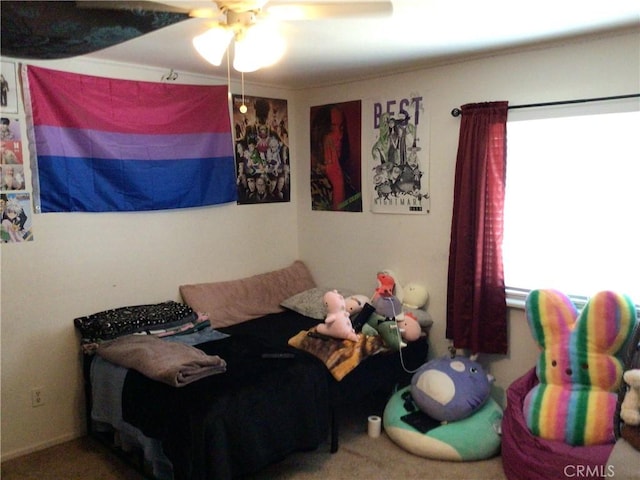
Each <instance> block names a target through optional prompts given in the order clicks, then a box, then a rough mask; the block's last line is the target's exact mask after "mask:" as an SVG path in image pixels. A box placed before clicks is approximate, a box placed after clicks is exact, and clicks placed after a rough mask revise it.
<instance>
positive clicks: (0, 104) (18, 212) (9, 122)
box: [0, 62, 33, 243]
mask: <svg viewBox="0 0 640 480" xmlns="http://www.w3.org/2000/svg"><path fill="white" fill-rule="evenodd" d="M0 89H1V94H0V179H1V183H0V215H1V216H2V219H1V220H2V221H1V224H0V241H1V242H2V243H14V242H24V241H30V240H33V234H32V231H31V230H32V228H31V223H32V213H31V194H30V193H29V192H27V191H25V190H26V188H27V184H26V172H25V167H24V165H25V163H24V158H23V148H22V133H21V131H22V130H21V122H20V117H18V93H17V90H18V82H17V79H16V66H15V64H14V63H11V62H1V65H0Z"/></svg>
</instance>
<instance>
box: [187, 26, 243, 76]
mask: <svg viewBox="0 0 640 480" xmlns="http://www.w3.org/2000/svg"><path fill="white" fill-rule="evenodd" d="M232 38H233V31H232V30H230V29H227V28H223V27H213V28H210V29H209V30H207V31H206V32H204V33H203V34H201V35H198V36H197V37H194V38H193V40H192V43H193V46H194V48H195V49H196V51H197V52H198V53H199V54H200V55H201V56H202V58H204V59H205V60H206V61H207V62H209V63H211V64H213V65H215V66H216V67H218V66H220V64H221V63H222V57H224V54H225V52H226V51H227V47H228V46H229V42H230V41H231V39H232Z"/></svg>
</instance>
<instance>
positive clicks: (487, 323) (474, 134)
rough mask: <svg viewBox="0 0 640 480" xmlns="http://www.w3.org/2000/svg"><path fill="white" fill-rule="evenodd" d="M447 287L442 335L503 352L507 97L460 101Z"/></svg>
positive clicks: (484, 350) (505, 343) (482, 349)
mask: <svg viewBox="0 0 640 480" xmlns="http://www.w3.org/2000/svg"><path fill="white" fill-rule="evenodd" d="M461 109H462V121H461V125H460V139H459V144H458V156H457V160H456V173H455V187H454V200H453V219H452V222H451V244H450V250H449V276H448V289H447V329H446V335H447V338H449V339H451V340H453V345H454V347H456V348H462V349H467V350H470V351H471V353H499V354H505V353H507V347H508V340H507V305H506V295H505V286H504V271H503V268H502V236H503V223H504V222H503V207H504V189H505V178H506V130H507V129H506V123H507V109H508V103H507V102H487V103H475V104H468V105H463V106H462V108H461Z"/></svg>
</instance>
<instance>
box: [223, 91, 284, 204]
mask: <svg viewBox="0 0 640 480" xmlns="http://www.w3.org/2000/svg"><path fill="white" fill-rule="evenodd" d="M242 105H245V107H246V112H245V113H242V112H241V111H240V107H241V106H242ZM243 110H244V109H243ZM288 121H289V120H288V117H287V101H286V100H277V99H272V98H260V97H248V96H241V95H233V130H234V132H233V137H234V144H235V155H236V172H237V176H236V185H237V188H238V204H240V205H243V204H255V203H274V202H289V201H290V199H291V168H290V166H291V163H290V159H289V135H288Z"/></svg>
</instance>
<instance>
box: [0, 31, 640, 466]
mask: <svg viewBox="0 0 640 480" xmlns="http://www.w3.org/2000/svg"><path fill="white" fill-rule="evenodd" d="M639 46H640V35H639V34H638V32H636V33H633V34H625V35H620V36H612V37H605V38H601V39H593V40H590V41H584V42H577V43H569V44H567V45H564V46H556V47H552V48H540V49H539V50H531V51H528V52H524V53H513V54H507V55H501V56H495V57H491V58H486V59H480V60H475V61H470V62H464V63H458V64H453V65H449V66H442V67H438V68H432V69H423V70H419V71H415V72H412V73H404V74H399V75H395V76H389V77H385V78H380V79H375V80H370V81H363V82H357V83H351V84H345V85H337V86H335V87H331V88H329V87H327V88H321V89H314V90H305V91H296V92H283V91H277V90H273V89H261V88H258V87H256V86H248V87H247V94H251V95H262V96H271V97H274V98H287V99H289V100H290V102H289V129H290V133H291V135H290V138H291V141H292V145H291V148H292V164H293V165H292V167H293V175H294V185H293V186H294V191H293V192H292V197H293V199H292V202H291V203H290V204H287V205H267V206H236V205H225V206H220V207H212V208H202V209H189V210H184V211H167V212H156V213H139V214H138V213H131V214H97V215H96V214H46V215H39V216H36V217H35V219H34V234H35V241H34V242H31V243H29V244H25V245H3V246H2V251H1V254H0V257H1V262H2V276H1V285H2V302H1V313H2V328H1V349H2V412H1V413H2V458H3V459H6V458H9V457H11V456H15V455H18V454H21V453H26V452H28V451H30V450H34V449H38V448H41V447H42V446H45V445H48V444H52V443H56V442H59V441H63V440H66V439H69V438H72V437H74V436H78V435H80V434H81V433H82V431H83V415H84V412H83V408H82V395H83V393H82V384H81V371H80V358H79V353H78V339H77V337H76V333H75V332H74V330H73V326H72V320H73V318H75V317H77V316H80V315H85V314H88V313H92V312H94V311H97V310H100V309H104V308H111V307H116V306H122V305H126V304H135V303H144V302H156V301H162V300H166V299H178V291H177V286H178V285H179V284H181V283H187V282H189V283H192V282H199V281H207V280H218V279H220V280H222V279H230V278H238V277H240V276H244V275H248V274H252V273H257V272H260V271H266V270H270V269H273V268H279V267H280V266H284V265H286V264H288V263H289V262H290V261H292V260H293V259H294V258H301V259H303V260H304V261H305V262H307V264H308V265H309V266H310V268H311V271H312V272H313V274H314V277H315V279H316V281H317V282H318V283H320V284H323V285H332V284H333V285H338V286H348V287H350V288H353V289H356V290H358V291H361V292H362V293H365V294H370V293H371V292H372V291H373V289H374V288H375V274H376V272H377V271H378V270H379V269H381V268H391V269H393V270H395V271H396V273H397V274H398V275H399V277H400V279H401V281H403V282H407V281H411V280H415V281H420V282H423V283H425V284H426V285H427V286H428V288H429V290H430V293H431V300H430V305H429V309H430V311H431V313H432V315H433V318H434V320H435V326H434V329H433V332H432V336H431V343H432V346H433V352H434V354H437V355H439V354H442V353H443V352H444V351H445V348H446V345H447V342H446V340H445V338H444V329H445V309H446V305H445V301H446V278H447V260H448V251H449V250H448V249H449V230H450V222H451V211H452V192H453V173H454V168H455V156H456V148H457V142H458V138H457V135H458V128H459V119H457V118H453V117H451V115H450V113H449V112H450V111H451V109H452V108H453V107H457V106H459V105H462V104H464V103H467V102H478V101H489V100H509V101H510V102H511V103H512V104H522V103H531V102H540V101H551V100H564V99H570V98H581V97H599V96H606V95H617V94H622V93H633V92H638V90H640V78H639V75H640V73H639V72H640V47H639ZM54 64H55V63H53V64H49V65H51V66H52V68H59V69H65V70H69V71H86V72H88V73H93V74H98V75H102V76H118V77H122V78H131V79H141V80H152V81H157V80H159V78H160V76H161V75H162V74H164V73H166V72H158V71H156V70H151V69H149V70H145V69H140V68H138V67H136V68H132V67H131V68H130V67H126V66H115V65H108V64H107V65H103V64H100V65H97V64H90V63H89V64H88V63H86V62H85V63H81V62H80V61H77V62H61V63H57V64H55V65H56V66H55V67H54V66H53V65H54ZM179 81H181V82H184V83H207V82H208V80H207V79H203V78H201V77H189V76H188V75H183V74H181V76H180V80H179ZM218 83H220V82H218ZM235 90H236V91H237V90H238V88H235ZM411 92H419V93H420V94H422V95H423V96H424V97H425V101H426V107H427V110H428V112H429V118H430V129H429V133H430V158H431V169H430V171H431V181H430V184H431V196H432V200H431V213H429V214H428V215H425V216H407V215H381V214H373V213H371V212H369V210H368V205H369V202H370V200H371V194H370V192H369V191H368V190H367V189H366V188H365V189H364V192H363V193H364V203H365V211H364V212H363V213H336V212H314V211H311V202H310V194H309V188H308V179H309V133H308V125H309V107H310V106H314V105H322V104H326V103H332V102H341V101H349V100H357V99H362V100H363V106H364V105H366V102H367V101H369V100H371V99H376V98H383V99H386V98H391V97H393V96H406V95H407V94H408V93H411ZM368 121H369V113H368V112H367V111H363V123H364V124H365V126H363V143H364V145H363V149H362V150H363V152H367V151H368V150H370V143H367V142H370V141H371V133H370V132H369V133H367V131H366V130H367V128H368V126H367V125H368V123H367V122H368ZM367 162H368V158H366V156H363V174H364V172H366V171H367V170H368V169H367V168H366V167H367ZM366 178H367V177H366V176H364V177H363V180H365V186H366V185H367V183H366ZM509 327H510V350H511V352H510V354H509V355H507V356H505V357H502V356H499V357H484V358H483V357H481V358H480V359H481V360H482V361H483V363H485V365H486V366H488V367H489V369H490V371H491V373H493V374H494V375H495V377H496V387H497V391H496V394H497V395H500V393H501V392H500V390H503V389H504V388H506V386H508V384H509V383H511V381H512V380H513V379H515V378H516V377H517V376H519V375H521V374H522V373H523V372H524V371H526V370H527V369H528V368H530V367H531V366H532V365H533V363H534V361H535V358H536V355H537V351H536V347H535V345H534V344H533V341H532V340H531V337H530V334H529V332H528V330H527V327H526V324H525V322H524V319H523V316H522V312H521V311H518V310H515V311H512V312H511V315H510V322H509ZM32 387H44V389H45V390H44V391H45V401H46V404H45V405H44V406H41V407H38V408H32V407H31V404H30V403H31V401H30V389H31V388H32ZM498 399H499V400H500V398H498Z"/></svg>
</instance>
